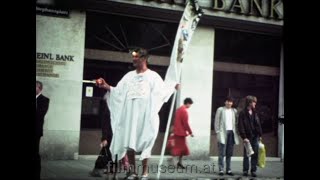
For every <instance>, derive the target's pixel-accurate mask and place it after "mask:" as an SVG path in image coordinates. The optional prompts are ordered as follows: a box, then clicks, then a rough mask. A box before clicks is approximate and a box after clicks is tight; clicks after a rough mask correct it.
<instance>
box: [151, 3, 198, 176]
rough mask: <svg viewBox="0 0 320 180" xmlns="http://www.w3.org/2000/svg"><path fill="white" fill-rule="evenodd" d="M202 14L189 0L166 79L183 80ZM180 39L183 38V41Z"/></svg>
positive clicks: (169, 120)
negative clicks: (185, 61)
mask: <svg viewBox="0 0 320 180" xmlns="http://www.w3.org/2000/svg"><path fill="white" fill-rule="evenodd" d="M190 7H191V8H190ZM190 11H193V13H194V14H193V13H191V12H190ZM202 14H203V11H202V9H201V8H200V6H199V4H198V0H189V1H188V3H187V4H186V7H185V10H184V11H183V14H182V18H181V20H180V23H179V26H178V30H177V34H176V38H175V42H174V46H173V49H172V54H171V58H170V65H169V68H168V70H167V74H166V80H167V76H168V77H169V81H170V82H172V80H173V81H174V82H181V63H182V61H183V56H184V54H185V51H186V49H187V47H188V44H189V43H190V39H191V37H192V34H193V32H194V30H195V28H196V26H197V24H198V22H199V20H200V17H201V16H202ZM180 40H182V42H181V41H180ZM178 49H179V51H178ZM177 65H178V66H177ZM172 77H173V78H172ZM176 96H177V91H175V92H174V94H173V98H172V103H171V108H170V113H169V117H168V121H167V127H166V132H165V134H164V138H163V143H162V149H161V156H160V160H159V166H158V174H157V179H160V174H161V166H162V163H163V156H164V151H165V148H166V143H167V141H168V135H169V130H170V125H171V119H172V113H173V110H174V105H175V101H176Z"/></svg>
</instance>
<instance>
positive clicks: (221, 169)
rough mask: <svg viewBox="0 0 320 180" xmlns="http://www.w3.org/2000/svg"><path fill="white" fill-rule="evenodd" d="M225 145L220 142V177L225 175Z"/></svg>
mask: <svg viewBox="0 0 320 180" xmlns="http://www.w3.org/2000/svg"><path fill="white" fill-rule="evenodd" d="M225 147H226V145H225V144H221V143H219V142H218V151H219V152H218V153H219V154H218V166H219V175H223V169H224V163H223V160H224V156H225V152H226V151H225Z"/></svg>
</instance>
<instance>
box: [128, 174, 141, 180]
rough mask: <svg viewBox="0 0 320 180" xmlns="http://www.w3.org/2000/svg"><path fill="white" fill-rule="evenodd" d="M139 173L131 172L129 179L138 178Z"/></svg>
mask: <svg viewBox="0 0 320 180" xmlns="http://www.w3.org/2000/svg"><path fill="white" fill-rule="evenodd" d="M137 178H138V175H137V174H131V175H130V176H128V177H127V179H131V180H132V179H137Z"/></svg>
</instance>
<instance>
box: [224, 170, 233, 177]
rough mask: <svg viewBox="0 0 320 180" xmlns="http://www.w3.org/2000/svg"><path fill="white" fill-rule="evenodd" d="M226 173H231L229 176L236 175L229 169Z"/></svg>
mask: <svg viewBox="0 0 320 180" xmlns="http://www.w3.org/2000/svg"><path fill="white" fill-rule="evenodd" d="M226 174H227V175H229V176H233V175H234V174H233V173H232V171H228V172H227V173H226Z"/></svg>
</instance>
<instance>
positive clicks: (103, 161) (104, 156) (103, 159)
mask: <svg viewBox="0 0 320 180" xmlns="http://www.w3.org/2000/svg"><path fill="white" fill-rule="evenodd" d="M108 164H110V165H109V166H111V165H112V158H111V157H110V156H109V155H108V153H107V148H106V147H102V148H101V150H100V153H99V156H98V159H97V160H96V168H98V169H103V168H105V167H106V166H107V165H108Z"/></svg>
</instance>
